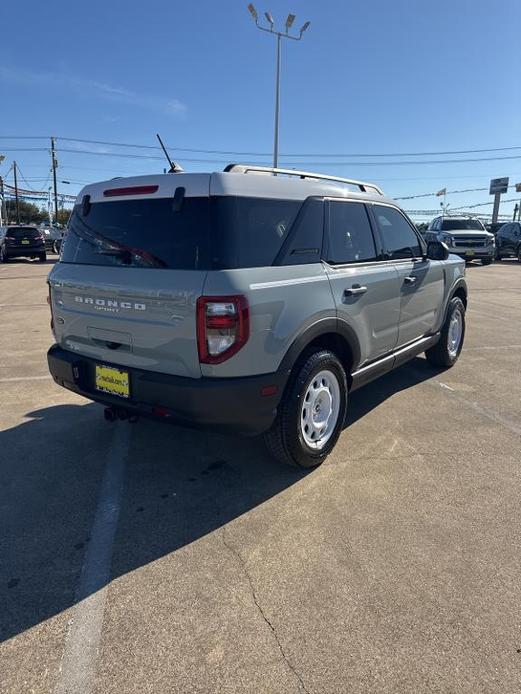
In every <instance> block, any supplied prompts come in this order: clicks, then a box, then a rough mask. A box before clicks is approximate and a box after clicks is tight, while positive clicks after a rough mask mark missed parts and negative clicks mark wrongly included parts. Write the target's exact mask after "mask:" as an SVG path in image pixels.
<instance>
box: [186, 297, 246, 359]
mask: <svg viewBox="0 0 521 694" xmlns="http://www.w3.org/2000/svg"><path fill="white" fill-rule="evenodd" d="M249 336H250V313H249V308H248V302H247V301H246V297H244V296H201V297H199V299H197V347H198V350H199V361H200V362H201V364H220V363H221V362H223V361H226V359H229V358H230V357H232V356H233V355H234V354H237V352H238V351H239V350H240V349H241V347H243V346H244V345H245V344H246V342H247V340H248V337H249Z"/></svg>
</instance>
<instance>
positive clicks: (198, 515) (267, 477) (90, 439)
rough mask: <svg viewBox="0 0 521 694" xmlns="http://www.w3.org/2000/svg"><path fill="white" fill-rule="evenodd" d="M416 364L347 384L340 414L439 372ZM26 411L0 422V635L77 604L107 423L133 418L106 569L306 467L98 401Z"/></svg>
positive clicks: (138, 557)
mask: <svg viewBox="0 0 521 694" xmlns="http://www.w3.org/2000/svg"><path fill="white" fill-rule="evenodd" d="M412 365H413V368H411V367H410V366H404V367H402V368H400V369H399V370H397V371H395V372H393V373H391V374H389V375H387V376H385V377H383V378H381V379H380V380H379V381H376V382H374V383H373V384H370V385H368V386H365V387H364V388H362V389H361V390H359V391H357V392H356V393H354V394H353V396H352V397H351V402H350V415H349V420H348V423H353V422H355V421H356V420H358V419H360V418H361V417H363V416H364V415H365V414H367V413H368V412H369V411H370V410H371V409H373V408H374V407H376V406H377V405H379V404H380V403H382V402H384V401H385V400H386V399H387V398H388V397H390V396H391V395H393V394H394V393H396V392H397V391H399V390H403V389H406V388H409V387H411V386H414V385H416V384H417V383H419V382H421V381H423V380H425V379H428V378H431V377H432V376H433V375H435V374H436V370H434V369H433V368H432V367H431V366H430V365H428V364H427V362H426V361H425V360H423V359H416V360H414V361H413V362H412ZM26 417H27V419H26V421H24V422H23V423H22V424H20V425H19V426H16V427H14V428H12V429H9V430H6V431H3V432H0V457H1V458H2V464H1V465H0V528H1V532H0V557H1V561H0V640H5V639H9V638H11V637H13V636H15V635H17V634H19V633H21V632H23V631H25V630H27V629H29V628H31V627H33V626H35V625H37V624H39V623H40V622H42V621H45V620H47V619H49V618H50V617H52V616H53V615H56V614H58V613H60V612H62V611H63V610H65V609H67V608H69V607H71V606H72V605H73V604H74V602H75V591H76V589H77V586H78V583H79V577H80V572H81V568H82V563H83V559H84V555H85V550H86V548H87V546H88V543H89V541H90V537H89V533H90V531H91V528H92V522H93V517H94V513H95V510H96V505H97V501H98V495H99V488H100V483H101V479H102V475H103V472H104V468H105V465H106V459H107V452H108V450H109V449H110V446H111V441H112V438H113V433H114V426H118V427H131V429H130V432H129V433H130V445H129V453H128V457H127V458H126V462H125V473H124V487H123V491H122V500H121V508H120V514H119V522H118V529H117V533H116V538H115V543H114V551H113V558H112V572H111V578H116V577H118V576H120V575H123V574H126V573H128V572H130V571H133V570H134V569H137V568H139V567H141V566H143V565H145V564H147V563H149V562H153V561H154V560H156V559H159V558H160V557H163V556H165V555H167V554H169V553H171V552H174V551H175V550H176V549H178V548H180V547H183V546H185V545H187V544H189V543H191V542H194V541H195V540H197V539H198V538H201V537H203V536H204V535H206V534H207V533H211V532H212V531H214V530H216V529H217V528H220V527H222V526H223V525H225V524H226V523H228V522H229V521H231V520H233V519H234V518H237V517H238V516H240V515H242V514H244V513H246V512H248V511H249V510H251V509H253V508H255V507H256V506H258V505H260V504H262V503H263V502H265V501H266V500H267V499H270V498H271V497H273V496H275V495H277V494H279V493H281V492H283V491H284V490H285V489H287V488H288V487H290V486H291V485H294V484H297V483H299V482H301V481H302V480H304V479H305V477H306V474H304V473H302V472H300V471H297V470H293V469H291V468H285V467H284V466H282V465H280V464H278V463H276V462H274V461H273V460H271V459H270V458H269V457H268V455H267V454H266V452H265V450H264V447H263V445H262V443H261V442H260V441H259V440H252V439H236V438H233V437H225V436H221V435H218V434H213V433H208V432H202V431H191V430H188V429H182V428H179V427H175V426H170V425H167V424H163V423H158V422H153V421H147V420H140V421H139V422H138V423H137V424H134V425H129V424H127V423H124V422H122V423H118V424H117V425H113V424H106V423H105V422H104V420H103V409H102V407H101V406H99V405H94V404H86V405H58V406H54V407H48V408H45V409H41V410H37V411H35V412H31V413H28V414H27V415H26ZM310 474H313V473H310Z"/></svg>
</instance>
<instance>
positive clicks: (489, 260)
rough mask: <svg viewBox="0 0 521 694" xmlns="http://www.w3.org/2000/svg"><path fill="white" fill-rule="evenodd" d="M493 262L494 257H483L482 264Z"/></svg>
mask: <svg viewBox="0 0 521 694" xmlns="http://www.w3.org/2000/svg"><path fill="white" fill-rule="evenodd" d="M491 263H492V258H483V259H482V260H481V264H482V265H490V264H491Z"/></svg>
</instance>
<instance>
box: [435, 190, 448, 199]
mask: <svg viewBox="0 0 521 694" xmlns="http://www.w3.org/2000/svg"><path fill="white" fill-rule="evenodd" d="M440 195H447V189H446V188H442V189H441V190H439V191H438V192H437V193H436V197H438V198H439V197H440Z"/></svg>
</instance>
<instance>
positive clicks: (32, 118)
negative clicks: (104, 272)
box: [0, 0, 521, 213]
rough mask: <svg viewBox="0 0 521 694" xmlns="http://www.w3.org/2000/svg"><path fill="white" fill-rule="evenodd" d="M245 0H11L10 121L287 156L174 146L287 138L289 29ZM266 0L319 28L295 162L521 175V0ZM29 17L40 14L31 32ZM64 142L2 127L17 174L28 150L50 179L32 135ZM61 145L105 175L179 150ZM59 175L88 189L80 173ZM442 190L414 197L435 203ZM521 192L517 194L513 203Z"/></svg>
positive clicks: (4, 120)
mask: <svg viewBox="0 0 521 694" xmlns="http://www.w3.org/2000/svg"><path fill="white" fill-rule="evenodd" d="M246 4H247V3H246V2H245V0H241V1H236V0H221V1H220V2H215V0H214V1H209V0H198V2H180V1H178V0H169V2H165V0H163V1H162V2H158V1H157V0H148V2H146V3H139V4H138V3H130V2H128V0H126V1H125V2H123V1H122V0H105V1H104V2H101V1H100V0H91V2H89V3H88V4H87V5H85V4H84V3H70V2H68V3H65V2H54V3H52V4H51V5H49V4H48V3H41V2H36V1H35V0H26V2H25V3H23V4H22V3H20V4H19V5H17V4H13V3H11V4H10V5H9V8H10V9H9V17H8V20H9V26H10V27H11V30H10V31H9V32H7V31H4V32H2V44H1V49H0V90H1V91H0V93H1V94H2V99H1V107H0V135H2V136H16V135H18V136H21V135H34V136H38V135H51V134H54V135H56V136H58V137H59V138H60V137H61V138H65V137H70V138H85V139H90V140H103V141H110V142H112V141H114V142H125V143H136V144H148V145H152V146H153V145H155V144H156V142H155V133H156V132H160V133H161V134H162V136H163V138H164V140H165V141H166V142H167V143H168V144H169V145H171V146H172V147H173V154H174V156H175V158H176V159H177V160H179V161H180V162H181V163H182V165H183V166H184V167H185V169H187V170H214V169H219V168H222V166H223V165H224V163H225V162H226V161H236V160H243V161H244V160H248V161H252V160H255V161H266V162H269V161H270V156H267V157H260V156H253V155H252V156H240V155H237V156H235V155H223V154H209V153H197V152H191V153H187V152H176V151H175V147H176V146H177V147H179V148H191V149H202V150H231V151H238V152H243V151H244V152H261V153H262V152H264V153H267V154H268V155H269V153H270V152H271V150H272V146H273V104H274V70H275V43H274V39H273V37H271V36H268V35H266V34H264V33H261V32H260V31H258V30H257V29H256V28H255V26H254V24H253V22H252V19H251V17H250V15H249V13H248V12H247V10H246ZM254 4H255V6H256V7H257V10H258V11H259V14H262V12H263V11H264V10H271V11H272V13H273V15H274V17H275V19H276V21H277V22H279V23H282V22H283V20H284V19H285V17H286V15H287V13H288V12H289V11H292V12H294V13H295V14H296V15H297V19H296V22H295V26H296V27H299V26H300V25H301V23H303V22H304V21H305V20H310V21H311V26H310V28H309V30H308V31H307V32H306V33H305V34H304V38H303V40H302V42H300V43H296V42H290V41H285V42H284V45H283V56H282V66H283V73H282V103H281V131H280V151H281V156H280V162H281V164H284V163H288V164H290V165H291V166H295V165H296V164H295V162H302V164H301V166H302V168H305V169H315V170H319V171H329V172H331V173H335V174H337V175H340V176H342V175H343V176H352V177H356V178H362V179H367V180H374V181H376V182H379V183H380V185H381V186H382V187H383V188H384V190H385V191H386V192H388V193H389V194H390V195H392V196H405V195H414V194H419V193H427V192H431V191H436V190H438V189H440V188H442V187H444V186H446V187H447V188H448V190H460V189H465V188H477V187H486V186H488V182H489V179H490V178H491V177H496V176H503V175H510V177H511V183H515V182H517V181H521V134H520V133H519V124H520V120H521V119H520V113H521V97H520V93H521V87H520V85H521V74H520V71H519V67H520V65H521V60H520V58H521V46H520V41H519V38H518V36H519V27H520V26H521V2H519V0H496V2H494V3H492V2H490V0H488V1H485V0H473V1H472V2H471V1H470V0H452V1H449V0H438V1H437V2H428V1H427V0H393V2H389V0H372V2H366V3H360V2H347V1H341V0H323V2H320V3H319V2H316V0H315V1H314V2H313V1H312V0H284V2H281V0H256V2H254ZM19 8H20V9H19ZM17 26H19V27H23V34H22V36H23V40H22V42H21V41H20V34H18V33H17V32H16V31H14V30H13V28H14V27H17ZM47 146H48V143H47V142H46V141H44V140H34V141H29V140H27V141H22V140H10V139H9V140H8V139H0V153H4V154H5V155H6V161H5V162H4V164H3V165H1V166H0V175H1V174H4V175H5V173H6V172H7V170H8V168H9V166H10V164H11V162H12V160H13V158H15V157H16V159H17V161H18V163H19V165H20V168H21V171H22V173H23V175H24V176H25V178H26V179H28V181H29V183H30V184H31V185H32V186H33V187H35V188H40V189H41V187H42V186H43V185H44V184H45V183H46V181H45V180H41V179H46V178H47V175H48V168H49V155H48V153H47V152H39V151H31V152H23V151H20V150H21V149H22V148H27V147H36V148H43V147H47ZM515 146H519V147H520V149H517V150H509V151H503V152H496V153H482V154H467V155H459V157H449V156H446V157H444V158H445V159H450V158H479V157H494V156H495V157H499V156H503V157H518V158H512V159H504V160H497V161H481V162H463V163H451V164H450V163H444V164H439V163H437V164H421V163H417V164H414V165H407V164H401V165H400V164H393V165H384V164H382V162H383V161H389V160H391V161H396V160H397V158H396V157H388V158H384V157H382V158H374V159H363V158H362V159H361V158H359V157H354V156H350V157H345V156H340V155H344V154H371V153H376V154H378V153H399V152H437V151H447V150H466V149H486V148H499V147H515ZM13 148H16V149H18V151H12V150H13ZM58 148H59V150H61V151H60V153H59V162H60V169H59V180H70V181H78V182H88V181H94V180H100V179H105V178H110V177H112V176H116V175H127V174H136V173H153V172H155V171H160V170H162V166H163V164H162V162H161V161H159V160H153V159H150V160H147V159H132V158H125V157H116V156H115V155H114V153H116V152H118V153H121V154H123V153H125V154H141V155H147V154H148V155H150V156H157V154H158V153H157V152H155V151H154V150H150V151H147V150H132V149H122V148H114V147H110V146H105V145H90V144H82V143H78V142H66V141H65V140H59V141H58ZM64 149H73V150H79V149H90V150H94V151H95V152H98V154H84V153H80V152H77V151H76V152H64V151H63V150H64ZM297 154H304V155H306V156H303V157H297V156H296V155H297ZM326 154H332V155H335V156H331V157H327V156H324V155H326ZM310 155H313V156H310ZM189 159H207V160H212V161H208V162H195V161H189ZM411 159H413V160H415V158H414V157H410V156H406V157H403V158H401V160H405V161H410V160H411ZM417 159H418V160H419V161H421V160H425V159H427V160H432V159H436V157H433V156H425V157H417ZM214 160H217V161H214ZM327 162H331V163H330V164H329V165H328V164H327ZM339 162H340V163H339ZM360 162H371V165H370V166H369V165H363V164H362V163H360ZM38 179H40V180H38ZM21 184H23V181H22V182H21ZM59 187H60V190H62V191H63V192H70V193H76V192H78V190H79V189H80V188H81V184H80V183H74V184H72V185H68V186H67V185H63V184H60V185H59ZM504 197H505V198H506V199H509V198H514V197H515V193H509V194H507V195H505V196H504ZM518 197H521V196H519V195H518ZM488 200H490V197H489V195H488V191H482V192H475V193H466V194H458V195H449V196H448V197H447V201H448V202H450V203H451V206H452V207H456V206H458V205H465V204H471V203H476V202H487V201H488ZM439 201H440V199H439V198H420V199H419V200H416V201H407V202H404V203H403V204H404V206H405V207H406V208H409V209H411V208H414V209H416V208H422V209H425V208H429V209H435V208H437V207H439ZM512 208H513V203H505V204H504V205H503V206H502V212H504V213H510V212H511V210H512ZM481 209H482V210H483V211H491V206H490V207H489V208H481Z"/></svg>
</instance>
